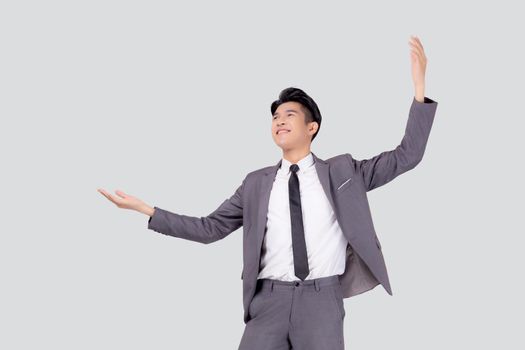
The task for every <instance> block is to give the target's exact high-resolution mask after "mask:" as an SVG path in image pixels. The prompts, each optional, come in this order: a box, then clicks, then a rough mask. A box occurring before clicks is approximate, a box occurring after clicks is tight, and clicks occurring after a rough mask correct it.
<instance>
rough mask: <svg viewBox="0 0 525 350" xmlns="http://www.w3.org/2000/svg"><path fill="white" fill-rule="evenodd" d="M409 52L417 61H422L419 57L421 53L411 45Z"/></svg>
mask: <svg viewBox="0 0 525 350" xmlns="http://www.w3.org/2000/svg"><path fill="white" fill-rule="evenodd" d="M410 52H411V54H412V55H415V57H416V58H417V59H418V60H420V61H421V60H422V57H421V53H420V52H419V50H418V49H417V48H415V47H414V46H413V45H411V48H410Z"/></svg>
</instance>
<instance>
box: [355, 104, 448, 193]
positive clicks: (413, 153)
mask: <svg viewBox="0 0 525 350" xmlns="http://www.w3.org/2000/svg"><path fill="white" fill-rule="evenodd" d="M437 105H438V103H437V102H436V101H434V100H432V99H430V98H428V97H426V96H425V97H424V102H419V101H417V100H416V98H414V99H413V100H412V105H411V106H410V111H409V116H408V122H407V124H406V128H405V135H404V136H403V139H402V140H401V143H400V144H399V145H398V146H397V147H396V148H395V149H393V150H390V151H384V152H382V153H380V154H378V155H377V156H375V157H372V158H370V159H362V160H357V159H354V158H353V157H352V156H351V155H350V154H347V157H348V158H349V160H350V161H351V162H352V163H353V165H354V168H355V170H356V173H357V174H359V175H360V176H361V177H362V178H363V181H364V184H365V188H366V190H367V191H371V190H373V189H375V188H377V187H380V186H383V185H384V184H386V183H388V182H390V181H392V180H393V179H394V178H395V177H397V176H398V175H401V174H403V173H404V172H406V171H408V170H410V169H412V168H414V167H415V166H416V165H417V164H418V163H419V162H421V160H422V159H423V154H424V152H425V148H426V144H427V141H428V137H429V135H430V130H431V128H432V123H433V121H434V116H435V113H436V108H437Z"/></svg>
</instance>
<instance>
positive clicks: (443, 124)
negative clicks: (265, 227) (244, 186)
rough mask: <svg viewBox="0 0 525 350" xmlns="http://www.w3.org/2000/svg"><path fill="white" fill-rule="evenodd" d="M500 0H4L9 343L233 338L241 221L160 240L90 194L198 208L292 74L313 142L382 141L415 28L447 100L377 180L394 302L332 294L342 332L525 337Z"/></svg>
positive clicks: (4, 308) (246, 165)
mask: <svg viewBox="0 0 525 350" xmlns="http://www.w3.org/2000/svg"><path fill="white" fill-rule="evenodd" d="M512 4H517V3H514V2H511V1H503V2H501V1H500V2H498V4H497V5H496V4H495V3H492V4H487V3H483V2H481V3H480V2H454V3H453V2H439V3H438V2H421V1H396V2H386V1H384V2H381V3H377V2H375V3H368V4H366V5H365V4H363V3H359V4H358V3H355V2H353V3H348V2H342V1H341V2H330V3H327V2H321V1H316V2H313V1H288V2H283V1H264V2H261V3H258V4H252V3H248V2H246V1H244V2H242V1H207V2H202V1H201V2H178V3H177V4H175V3H174V2H172V1H76V2H70V1H46V2H38V1H16V2H15V1H5V2H2V4H1V5H0V52H1V54H0V74H1V75H0V117H1V121H2V124H1V128H0V133H1V137H0V146H1V154H2V173H1V174H2V175H1V179H2V181H1V194H2V201H1V205H2V211H1V212H2V230H1V236H0V237H1V242H0V269H1V288H0V300H1V301H0V310H1V312H0V323H1V324H0V327H1V329H2V336H1V337H0V347H1V348H4V349H35V348H53V349H173V348H177V349H208V348H214V349H236V348H237V346H238V343H239V341H240V338H241V335H242V332H243V330H244V323H243V322H242V294H241V293H242V281H241V279H240V273H241V269H242V241H241V239H242V231H241V230H237V231H236V232H233V233H232V234H231V235H230V236H228V237H226V238H225V239H224V240H221V241H219V242H216V243H214V244H212V245H203V244H199V243H196V242H191V241H185V240H181V239H176V238H173V237H169V236H164V235H161V234H159V233H156V232H154V231H151V230H147V217H146V216H144V215H142V214H139V213H136V212H131V211H126V210H122V209H118V208H117V207H116V206H114V205H113V204H112V203H111V202H109V201H108V200H107V199H105V198H104V197H103V196H102V195H101V194H99V193H98V192H97V191H96V189H97V188H99V187H102V188H105V189H107V190H109V191H111V192H113V191H114V190H116V189H121V190H123V191H125V192H127V193H129V194H132V195H135V196H138V197H139V198H141V199H143V200H144V201H146V202H147V203H148V204H150V205H152V206H153V205H156V206H159V207H162V208H165V209H167V210H171V211H174V212H178V213H182V214H186V215H192V216H204V215H207V214H209V213H211V212H212V211H213V210H214V209H215V208H216V207H217V206H218V205H219V204H221V203H222V201H224V200H225V199H226V198H228V197H229V196H231V195H232V194H233V191H234V190H235V189H236V188H237V186H238V185H239V184H240V183H241V181H242V179H243V178H244V176H245V175H246V174H247V173H248V172H250V171H252V170H255V169H258V168H261V167H264V166H268V165H273V164H275V163H277V162H278V161H279V159H280V157H281V153H280V149H279V148H278V147H277V146H276V145H275V144H274V143H273V140H272V138H271V134H270V104H271V102H272V101H273V100H275V99H276V98H277V97H278V94H279V92H280V91H281V90H282V89H284V88H286V87H289V86H296V87H299V88H302V89H304V90H305V91H306V92H307V93H308V94H310V95H311V96H312V97H313V98H314V99H315V101H316V102H317V103H318V105H319V108H320V110H321V113H322V115H323V122H322V126H321V129H320V133H319V135H318V136H317V138H316V140H314V143H313V145H312V150H313V151H314V152H315V153H316V154H317V155H318V156H319V157H321V158H325V159H326V158H329V157H331V156H334V155H337V154H340V153H346V152H349V153H351V154H352V155H353V156H354V157H356V158H358V159H362V158H369V157H372V156H374V155H376V154H379V153H380V152H382V151H385V150H390V149H393V148H394V147H395V146H397V145H398V143H399V142H400V141H401V137H402V136H403V132H404V128H405V123H406V120H407V117H408V110H409V107H410V103H411V101H412V98H413V95H414V89H413V86H412V80H411V75H410V61H409V45H408V40H409V36H410V35H417V36H419V38H420V39H421V41H422V43H423V45H424V48H425V52H426V55H427V57H428V66H427V76H426V83H427V86H426V91H425V92H426V93H425V95H426V96H428V97H430V98H433V99H435V100H436V101H438V103H439V105H438V108H437V113H436V117H435V120H434V126H433V129H432V132H431V135H430V139H429V142H428V144H427V149H426V153H425V157H424V159H423V161H422V162H421V163H420V164H419V165H418V166H417V167H416V168H415V169H413V170H412V171H410V172H408V173H405V174H403V175H401V176H400V177H398V178H397V179H395V180H394V181H392V182H391V183H389V184H387V185H385V186H383V187H381V188H379V189H376V190H374V191H372V192H369V200H370V205H371V209H372V214H373V219H374V225H375V228H376V231H377V234H378V236H379V238H380V240H381V243H382V246H383V253H384V256H385V260H386V264H387V268H388V272H389V277H390V281H391V284H392V290H393V293H394V295H393V296H389V295H388V294H387V293H386V291H385V290H384V289H383V287H382V286H378V287H376V288H375V289H373V290H372V291H370V292H368V293H365V294H362V295H359V296H356V297H352V298H349V299H345V308H346V312H347V316H346V320H345V342H346V346H347V348H349V349H379V348H385V347H387V346H388V347H391V348H394V349H421V348H425V349H443V348H478V349H480V348H483V349H494V348H503V349H521V348H523V346H524V342H523V337H522V331H523V329H522V328H523V322H522V318H523V311H524V308H523V306H524V305H523V299H522V297H521V296H522V295H523V294H524V292H525V290H524V289H525V288H524V282H523V277H522V275H523V271H522V269H521V267H522V266H523V264H524V258H523V255H522V254H523V253H522V251H523V246H522V244H523V242H524V239H523V234H524V233H525V230H524V227H523V194H524V191H523V184H522V183H523V176H524V175H525V174H524V171H523V169H524V167H523V165H522V162H523V149H524V143H523V138H522V137H523V131H524V128H523V125H524V123H523V117H524V115H523V107H522V105H523V78H524V69H523V62H524V60H525V57H524V50H523V42H522V39H523V38H522V37H521V36H520V34H519V33H523V30H524V29H525V28H523V24H522V23H523V22H522V16H521V13H522V11H519V8H518V5H512ZM520 23H521V24H520Z"/></svg>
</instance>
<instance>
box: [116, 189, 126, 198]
mask: <svg viewBox="0 0 525 350" xmlns="http://www.w3.org/2000/svg"><path fill="white" fill-rule="evenodd" d="M115 193H116V194H118V195H119V196H120V197H122V198H126V197H127V194H125V193H124V192H122V191H121V190H116V191H115Z"/></svg>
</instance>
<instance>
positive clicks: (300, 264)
mask: <svg viewBox="0 0 525 350" xmlns="http://www.w3.org/2000/svg"><path fill="white" fill-rule="evenodd" d="M298 170H299V166H298V165H297V164H292V165H290V171H291V172H292V173H291V174H290V179H289V180H288V195H289V200H290V217H291V219H292V249H293V264H294V269H295V275H296V276H297V277H299V278H300V279H301V280H303V281H304V279H305V278H306V276H308V274H309V273H310V271H309V269H308V255H307V253H306V242H305V239H304V227H303V213H302V210H301V195H300V192H299V178H298V177H297V171H298Z"/></svg>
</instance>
